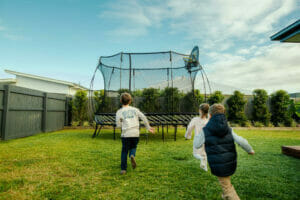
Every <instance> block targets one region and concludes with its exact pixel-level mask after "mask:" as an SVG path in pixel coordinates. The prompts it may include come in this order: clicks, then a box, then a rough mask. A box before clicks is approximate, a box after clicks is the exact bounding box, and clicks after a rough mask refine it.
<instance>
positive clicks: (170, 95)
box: [161, 87, 183, 112]
mask: <svg viewBox="0 0 300 200" xmlns="http://www.w3.org/2000/svg"><path fill="white" fill-rule="evenodd" d="M161 96H162V97H163V98H164V106H163V108H162V109H163V110H164V111H165V112H179V102H180V98H181V97H182V96H183V94H182V93H181V92H180V91H179V90H178V88H171V87H166V88H165V89H164V90H163V91H162V93H161ZM172 108H173V109H172Z"/></svg>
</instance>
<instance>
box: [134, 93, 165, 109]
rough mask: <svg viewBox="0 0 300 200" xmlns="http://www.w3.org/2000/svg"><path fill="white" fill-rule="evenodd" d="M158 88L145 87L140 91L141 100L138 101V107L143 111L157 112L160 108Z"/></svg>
mask: <svg viewBox="0 0 300 200" xmlns="http://www.w3.org/2000/svg"><path fill="white" fill-rule="evenodd" d="M159 95H160V94H159V89H155V88H145V89H144V90H143V91H142V97H143V101H141V102H140V103H139V107H140V109H141V110H142V111H144V112H157V111H158V110H160V104H159V101H158V98H159Z"/></svg>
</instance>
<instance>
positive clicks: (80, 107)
mask: <svg viewBox="0 0 300 200" xmlns="http://www.w3.org/2000/svg"><path fill="white" fill-rule="evenodd" d="M72 101H73V102H72V106H73V107H72V118H73V120H75V121H79V123H80V125H82V124H83V122H84V121H85V120H87V103H88V97H87V92H86V91H84V90H78V91H77V92H76V94H75V97H74V99H73V100H72Z"/></svg>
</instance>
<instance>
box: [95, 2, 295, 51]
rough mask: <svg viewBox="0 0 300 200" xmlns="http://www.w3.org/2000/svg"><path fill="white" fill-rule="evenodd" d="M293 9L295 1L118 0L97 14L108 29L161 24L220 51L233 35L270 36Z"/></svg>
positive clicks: (131, 31) (140, 29) (129, 30)
mask: <svg viewBox="0 0 300 200" xmlns="http://www.w3.org/2000/svg"><path fill="white" fill-rule="evenodd" d="M296 8H297V6H296V0H275V1H274V0H264V1H261V0H252V1H240V0H231V1H222V0H212V1H199V0H185V1H182V0H167V1H138V0H129V1H121V0H120V1H118V2H114V3H113V4H109V5H108V6H105V8H104V10H105V11H104V12H102V13H100V14H99V17H100V18H101V19H105V20H111V21H112V22H113V24H114V25H115V26H114V27H112V28H111V30H110V31H109V32H118V31H119V30H120V31H119V34H120V35H121V34H124V35H126V36H129V35H132V36H141V35H146V34H147V33H148V32H149V31H150V29H151V28H153V27H161V25H163V30H167V33H165V34H178V33H182V34H184V35H185V38H186V39H189V40H199V41H201V43H202V44H203V46H204V47H207V48H209V49H216V48H218V49H219V50H220V51H223V50H227V49H228V48H230V47H231V46H232V45H230V46H226V45H224V44H223V43H224V42H225V41H227V43H226V44H229V42H228V40H232V39H233V38H234V39H235V40H236V39H242V40H253V41H257V40H258V39H259V38H258V37H257V36H258V35H259V34H268V35H270V34H271V33H273V32H274V30H273V26H274V24H276V23H277V22H278V21H279V19H280V18H282V17H284V16H285V15H287V14H289V13H291V12H292V11H293V10H295V9H296ZM135 30H137V31H136V32H135ZM260 42H262V41H260ZM221 45H224V46H223V48H220V46H221Z"/></svg>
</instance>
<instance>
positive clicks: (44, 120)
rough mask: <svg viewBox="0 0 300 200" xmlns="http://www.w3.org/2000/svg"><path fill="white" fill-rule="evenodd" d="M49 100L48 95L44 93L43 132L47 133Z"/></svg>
mask: <svg viewBox="0 0 300 200" xmlns="http://www.w3.org/2000/svg"><path fill="white" fill-rule="evenodd" d="M47 99H48V94H47V93H44V97H43V117H42V130H43V132H46V131H47Z"/></svg>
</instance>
